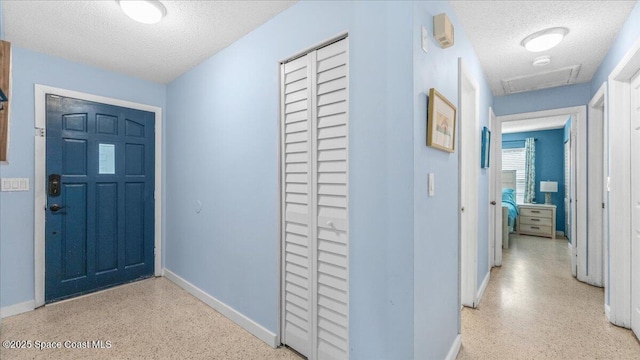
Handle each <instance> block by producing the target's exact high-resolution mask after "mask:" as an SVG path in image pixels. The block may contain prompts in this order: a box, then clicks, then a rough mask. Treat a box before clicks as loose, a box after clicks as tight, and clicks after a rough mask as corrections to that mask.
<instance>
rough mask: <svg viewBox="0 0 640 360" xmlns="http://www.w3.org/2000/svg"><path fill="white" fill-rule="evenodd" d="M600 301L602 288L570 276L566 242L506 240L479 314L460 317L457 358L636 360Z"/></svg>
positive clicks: (633, 345) (626, 335) (637, 352)
mask: <svg viewBox="0 0 640 360" xmlns="http://www.w3.org/2000/svg"><path fill="white" fill-rule="evenodd" d="M603 303H604V290H603V289H602V288H597V287H593V286H590V285H587V284H584V283H581V282H579V281H577V280H576V279H574V278H573V277H572V276H571V271H570V257H569V249H568V247H567V242H566V240H555V241H553V240H551V239H548V238H541V237H533V236H517V235H516V236H514V235H512V236H511V241H510V247H509V249H508V250H504V251H503V258H502V267H496V268H493V269H492V270H491V280H490V281H489V285H488V286H487V289H486V291H485V294H484V297H483V299H482V300H481V301H480V306H479V308H478V309H476V310H474V309H468V308H464V309H463V311H462V349H461V350H460V353H459V355H458V359H640V343H639V342H638V340H636V338H635V336H634V335H633V333H632V332H631V331H630V330H627V329H623V328H619V327H616V326H614V325H612V324H611V323H609V321H607V319H606V317H605V315H604V305H603Z"/></svg>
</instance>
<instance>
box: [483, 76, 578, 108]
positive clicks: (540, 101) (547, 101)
mask: <svg viewBox="0 0 640 360" xmlns="http://www.w3.org/2000/svg"><path fill="white" fill-rule="evenodd" d="M590 92H591V85H590V84H589V83H584V84H576V85H567V86H560V87H556V88H551V89H544V90H536V91H528V92H524V93H519V94H513V95H504V96H496V97H495V98H494V99H493V111H494V112H495V114H496V116H502V115H511V114H519V113H526V112H533V111H541V110H551V109H559V108H565V107H572V106H581V105H586V104H587V103H589V99H590V98H591V94H590Z"/></svg>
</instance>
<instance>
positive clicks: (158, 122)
mask: <svg viewBox="0 0 640 360" xmlns="http://www.w3.org/2000/svg"><path fill="white" fill-rule="evenodd" d="M47 94H54V95H59V96H64V97H71V98H75V99H80V100H86V101H93V102H98V103H102V104H109V105H115V106H121V107H126V108H130V109H136V110H144V111H149V112H152V113H155V191H154V196H155V209H154V213H155V217H154V243H155V253H154V275H155V276H162V108H160V107H157V106H152V105H145V104H139V103H134V102H131V101H126V100H120V99H114V98H109V97H104V96H99V95H93V94H87V93H82V92H78V91H73V90H67V89H61V88H55V87H51V86H46V85H40V84H35V128H36V137H35V179H34V183H35V186H34V191H35V210H34V211H35V212H34V260H35V261H34V264H35V272H34V274H35V307H39V306H42V305H44V287H45V274H44V273H45V258H44V257H45V215H46V214H45V211H44V209H45V208H46V205H47V194H46V181H45V177H46V149H47V146H46V140H47V138H46V135H45V134H46V125H47V123H46V115H47V108H46V103H45V98H46V95H47Z"/></svg>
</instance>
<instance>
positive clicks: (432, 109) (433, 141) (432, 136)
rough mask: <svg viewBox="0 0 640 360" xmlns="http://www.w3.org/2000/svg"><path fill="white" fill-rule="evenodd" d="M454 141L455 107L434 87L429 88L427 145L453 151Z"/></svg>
mask: <svg viewBox="0 0 640 360" xmlns="http://www.w3.org/2000/svg"><path fill="white" fill-rule="evenodd" d="M455 141H456V107H455V106H454V105H453V104H452V103H451V102H450V101H449V100H447V98H445V97H444V96H442V94H440V93H439V92H438V91H437V90H436V89H434V88H431V89H429V110H428V111H427V146H431V147H434V148H436V149H439V150H442V151H447V152H453V151H454V150H455Z"/></svg>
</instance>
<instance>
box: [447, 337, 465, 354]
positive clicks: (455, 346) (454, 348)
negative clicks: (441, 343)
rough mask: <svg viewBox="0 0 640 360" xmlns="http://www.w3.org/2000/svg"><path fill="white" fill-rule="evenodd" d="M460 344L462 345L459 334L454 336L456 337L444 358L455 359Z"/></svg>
mask: <svg viewBox="0 0 640 360" xmlns="http://www.w3.org/2000/svg"><path fill="white" fill-rule="evenodd" d="M460 346H462V338H461V337H460V334H458V336H456V339H455V340H453V344H452V345H451V349H449V353H448V354H447V357H446V358H445V360H455V359H456V357H458V353H459V352H460Z"/></svg>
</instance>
